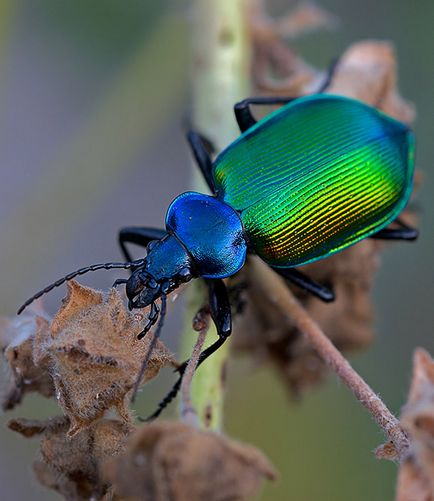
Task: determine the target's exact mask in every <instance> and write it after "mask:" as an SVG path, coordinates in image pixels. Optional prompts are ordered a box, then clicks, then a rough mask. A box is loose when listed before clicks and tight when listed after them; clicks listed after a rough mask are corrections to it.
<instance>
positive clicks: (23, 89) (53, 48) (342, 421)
mask: <svg viewBox="0 0 434 501" xmlns="http://www.w3.org/2000/svg"><path fill="white" fill-rule="evenodd" d="M291 5H292V3H291V2H289V1H283V0H279V1H276V0H275V1H273V2H270V11H271V12H273V13H276V14H277V13H279V12H282V11H284V10H286V9H287V8H288V7H290V6H291ZM321 5H322V6H323V7H324V8H326V9H328V10H329V11H330V12H332V13H334V14H335V15H337V16H338V17H339V19H340V26H339V29H337V30H336V31H334V32H329V33H324V32H323V33H314V34H311V35H309V36H306V37H304V38H302V39H300V40H298V41H297V42H296V45H297V47H298V48H299V49H300V50H301V52H302V54H303V56H304V57H306V58H307V59H308V60H311V61H312V62H313V63H315V64H318V65H320V66H326V65H327V64H328V62H329V61H330V60H331V59H332V58H333V57H334V56H336V55H338V54H339V53H341V52H342V51H343V50H344V49H345V48H346V47H347V45H348V44H349V43H351V42H353V41H355V40H359V39H363V38H377V39H388V40H392V41H393V42H394V43H395V46H396V49H397V53H398V56H399V83H400V88H401V91H402V94H403V95H404V96H405V97H406V98H408V99H409V100H411V101H413V102H414V103H415V105H416V107H417V110H418V119H417V122H416V127H415V129H416V135H417V139H418V150H417V166H418V168H419V169H421V170H423V171H424V184H423V186H422V187H421V189H420V190H419V192H418V195H417V200H418V202H419V203H420V206H421V207H422V213H421V238H420V240H419V241H418V242H417V244H415V245H406V244H401V245H399V244H398V245H395V246H391V247H390V248H389V249H388V250H387V251H386V253H385V255H384V259H383V264H382V267H381V270H380V273H379V276H378V279H377V282H376V287H375V303H376V311H377V315H376V330H377V338H376V341H375V343H374V344H373V346H372V347H371V348H370V349H369V350H368V352H366V353H364V354H361V355H358V356H355V357H353V359H352V362H353V364H354V366H355V367H356V368H357V369H358V370H359V371H360V372H361V373H362V374H363V375H364V376H365V377H366V379H367V381H368V382H369V383H370V384H371V385H372V386H373V387H374V388H375V390H376V391H377V392H378V393H379V394H380V395H381V396H382V397H383V398H384V400H385V401H386V402H387V404H388V405H389V406H390V408H391V409H392V410H393V411H394V412H397V413H399V409H400V406H401V405H402V404H403V403H404V401H405V398H406V393H407V389H408V384H409V380H410V374H411V357H412V352H413V349H414V347H416V346H424V347H425V348H426V349H428V350H429V351H430V352H431V354H434V338H433V335H432V325H433V296H434V273H433V252H432V249H433V245H434V238H433V212H434V211H433V209H434V207H433V205H434V204H433V198H434V189H433V181H432V172H433V167H432V164H433V162H434V144H433V140H432V121H433V118H434V98H433V87H434V37H433V29H432V26H433V22H434V2H432V0H419V1H418V2H413V1H410V0H383V1H382V2H379V1H378V0H377V1H374V0H365V1H364V2H359V1H348V0H323V1H322V2H321ZM192 14H193V13H192V12H191V9H190V4H189V2H187V1H183V2H169V1H161V0H160V1H159V2H151V1H146V0H142V1H139V0H123V1H122V2H120V1H119V0H104V1H101V2H89V1H86V0H75V1H74V2H70V1H68V0H0V128H1V132H0V152H1V153H0V169H1V182H0V189H1V193H0V209H1V214H2V217H1V218H0V235H1V245H0V263H1V275H0V276H1V281H2V287H1V291H0V294H1V301H0V304H1V313H2V314H3V315H13V314H14V312H15V310H16V306H17V305H19V304H20V303H21V302H22V301H23V300H24V299H25V298H27V297H28V296H29V294H31V293H32V292H33V291H35V290H38V289H39V288H40V287H41V286H43V285H45V284H46V283H47V282H50V281H51V280H54V279H56V278H58V277H59V276H63V275H64V274H65V273H66V272H69V271H70V270H73V269H76V268H78V267H80V266H84V265H87V264H89V263H94V262H102V261H109V260H117V259H119V258H120V254H119V251H118V248H117V244H116V232H117V230H118V229H119V228H120V227H122V226H126V225H150V226H152V225H156V226H157V225H161V224H162V221H163V218H164V214H165V210H166V208H167V205H168V204H169V202H170V201H171V200H172V199H173V197H174V196H175V195H177V194H178V193H180V192H182V191H185V190H186V189H187V188H188V187H189V183H190V180H189V165H190V157H189V154H188V150H187V147H186V143H185V141H184V138H183V133H182V130H183V128H182V123H183V118H184V117H185V116H186V115H187V114H188V110H189V50H190V45H189V44H190V40H189V34H190V32H191V26H190V23H191V17H192ZM228 113H232V110H228ZM115 276H116V274H111V273H109V272H107V273H100V274H95V275H94V276H91V275H88V276H87V277H86V279H83V282H84V283H87V284H90V285H93V286H95V287H100V288H107V287H108V286H109V285H110V284H111V283H112V281H113V279H114V277H115ZM62 293H64V290H62V291H57V292H56V293H53V294H51V295H49V296H48V297H47V301H46V304H47V308H48V309H49V310H50V311H54V310H55V308H56V305H58V301H59V298H60V297H62ZM181 310H182V305H177V307H176V308H175V311H174V312H173V313H172V314H171V315H170V318H169V320H168V323H167V328H166V329H165V333H164V336H165V339H166V340H168V343H169V344H170V346H171V347H172V348H173V349H176V340H177V333H178V332H179V328H180V314H181ZM171 381H172V376H171V374H170V373H169V372H167V373H166V374H164V375H163V377H161V378H159V379H158V381H156V382H154V383H153V384H152V385H151V389H146V392H145V393H144V394H142V396H141V398H140V399H139V400H141V402H140V403H139V404H138V407H137V408H138V410H139V412H141V413H145V412H146V411H147V410H151V409H152V408H153V406H154V405H155V402H156V401H157V400H158V398H159V397H160V396H161V395H162V394H163V393H164V391H165V390H166V389H167V388H168V387H169V385H170V383H171ZM229 381H230V387H229V392H228V399H227V413H226V429H227V431H228V433H229V434H230V435H231V436H233V437H236V438H239V439H240V440H243V441H247V442H250V443H252V444H254V445H256V446H258V447H259V448H261V449H262V450H263V451H265V452H266V453H267V454H268V455H269V457H270V458H271V459H272V461H273V462H274V464H275V465H276V467H277V468H278V469H279V471H280V480H279V481H278V482H277V483H275V484H273V485H267V486H266V488H265V490H264V492H263V494H262V497H261V499H264V500H271V501H281V500H282V501H283V500H297V501H311V500H323V501H328V500H330V501H331V500H333V501H340V500H349V499H351V500H353V501H358V500H367V499H369V500H372V501H377V500H378V501H379V500H389V499H392V498H393V493H394V484H395V477H396V466H395V465H393V464H391V463H386V462H379V461H377V460H375V459H374V457H373V455H372V453H371V451H372V449H374V448H375V447H376V446H377V445H378V444H379V443H381V441H382V435H381V433H380V432H379V431H378V429H377V427H376V425H375V424H374V423H373V422H372V420H371V419H370V417H369V415H368V414H367V413H366V411H365V410H364V409H362V408H361V406H360V405H359V404H358V403H357V402H356V401H355V400H354V399H353V398H352V396H351V395H350V394H349V392H348V391H347V389H346V388H345V387H343V386H342V385H341V383H340V382H339V381H338V380H337V379H336V378H335V377H330V378H329V382H328V384H326V385H324V386H323V387H321V388H317V389H316V390H315V391H313V392H312V393H310V394H308V395H307V396H306V397H305V398H304V399H303V401H302V402H301V403H297V404H295V403H290V402H288V399H287V396H286V393H285V390H284V388H283V387H282V386H281V384H280V381H279V380H278V378H277V377H275V375H274V374H273V373H272V372H271V371H270V370H269V369H267V368H262V369H253V370H252V368H251V367H250V365H249V361H247V360H238V361H235V362H233V363H232V365H231V367H230V373H229ZM145 400H146V401H145ZM57 413H58V410H57V407H56V405H55V404H54V402H50V401H47V400H44V399H42V398H37V397H27V398H26V400H25V403H24V404H23V405H22V406H20V407H19V408H18V409H17V410H16V411H14V412H13V413H9V414H8V415H6V416H5V415H4V416H2V417H1V428H0V440H1V446H0V498H1V499H2V500H3V499H4V500H22V499H30V498H31V499H33V500H49V499H58V497H57V496H56V495H55V494H54V493H51V492H48V491H46V490H45V489H43V488H42V487H40V486H39V485H38V484H37V482H36V480H35V479H34V478H33V474H32V471H31V462H32V458H33V456H34V454H35V451H36V448H37V441H28V440H25V439H23V438H21V437H20V436H18V435H15V434H13V433H12V432H8V431H7V430H5V426H4V423H5V422H6V421H7V420H8V419H9V418H10V417H12V416H26V417H43V416H49V415H54V414H57Z"/></svg>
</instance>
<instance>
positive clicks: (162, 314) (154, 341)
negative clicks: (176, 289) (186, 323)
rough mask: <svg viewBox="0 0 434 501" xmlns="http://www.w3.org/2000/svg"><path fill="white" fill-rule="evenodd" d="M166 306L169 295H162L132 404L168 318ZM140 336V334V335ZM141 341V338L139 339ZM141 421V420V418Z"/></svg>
mask: <svg viewBox="0 0 434 501" xmlns="http://www.w3.org/2000/svg"><path fill="white" fill-rule="evenodd" d="M166 305H167V294H162V295H161V307H160V317H159V319H158V324H157V328H156V329H155V332H154V337H153V338H152V341H151V343H150V345H149V347H148V351H147V352H146V355H145V358H144V359H143V362H142V366H141V367H140V371H139V373H138V375H137V378H136V381H135V383H134V386H133V394H132V396H131V402H134V400H135V399H136V395H137V391H138V389H139V386H140V382H141V381H142V379H143V375H144V374H145V370H146V367H147V366H148V362H149V359H150V358H151V355H152V352H153V351H154V348H155V346H156V344H157V340H158V338H159V337H160V334H161V330H162V328H163V325H164V317H165V316H166ZM139 336H140V334H139ZM139 339H140V338H139ZM139 419H140V418H139Z"/></svg>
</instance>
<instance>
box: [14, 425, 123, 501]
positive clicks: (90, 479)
mask: <svg viewBox="0 0 434 501" xmlns="http://www.w3.org/2000/svg"><path fill="white" fill-rule="evenodd" d="M9 428H10V429H12V430H14V431H17V432H18V433H21V434H22V435H24V436H25V437H32V436H37V435H42V439H41V448H40V455H39V458H38V459H36V460H35V461H34V463H33V469H34V471H35V474H36V476H37V478H38V480H39V482H40V483H41V484H42V485H44V486H46V487H48V488H50V489H53V490H55V491H57V492H59V493H60V494H61V495H62V496H63V497H64V498H65V499H68V500H74V501H79V500H80V501H81V500H83V499H101V497H102V496H104V495H105V494H106V493H107V492H109V490H110V485H109V484H108V483H107V482H106V481H104V480H103V479H102V475H101V469H102V468H103V467H104V464H105V462H106V461H107V460H109V459H112V458H113V456H116V455H117V454H119V453H120V452H122V451H123V450H124V445H125V440H126V438H127V436H128V435H129V434H130V433H131V431H132V427H131V426H130V425H128V424H126V423H123V422H120V421H115V420H109V419H102V420H100V421H98V422H96V423H94V424H93V425H92V426H90V427H88V428H87V429H86V430H84V431H83V432H82V433H79V434H78V435H76V436H74V437H73V438H68V437H67V430H68V428H69V420H68V418H67V417H64V416H62V417H56V418H53V419H50V420H47V421H34V420H27V419H14V420H12V421H10V422H9Z"/></svg>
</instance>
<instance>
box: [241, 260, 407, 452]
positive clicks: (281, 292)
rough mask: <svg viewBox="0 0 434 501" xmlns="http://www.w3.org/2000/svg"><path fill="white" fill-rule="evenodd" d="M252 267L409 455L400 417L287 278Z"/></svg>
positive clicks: (264, 286) (265, 288)
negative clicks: (309, 310)
mask: <svg viewBox="0 0 434 501" xmlns="http://www.w3.org/2000/svg"><path fill="white" fill-rule="evenodd" d="M250 265H251V266H253V267H254V273H255V275H256V276H257V278H258V280H257V283H258V284H259V286H260V287H261V288H262V289H263V291H262V292H263V293H264V294H266V295H267V296H268V297H270V298H271V299H272V301H273V303H274V304H275V305H276V307H277V308H279V310H280V311H282V312H284V313H285V315H287V317H288V319H289V320H290V321H291V322H292V323H293V324H294V325H295V326H296V327H297V328H298V329H299V330H300V331H301V332H302V333H303V334H304V335H305V336H306V337H307V338H308V339H309V341H310V342H311V343H312V345H313V347H314V348H315V350H316V351H317V352H318V354H319V355H320V356H321V357H322V358H323V360H324V361H325V362H326V363H327V364H328V365H329V366H330V367H331V368H332V369H333V370H334V371H335V372H336V374H337V375H338V376H339V377H340V379H341V380H342V381H343V382H344V383H345V385H346V386H347V387H348V388H349V389H350V390H351V391H352V392H353V393H354V395H355V397H356V398H357V400H358V401H359V402H360V403H361V404H362V405H363V406H364V407H365V408H366V409H367V410H368V411H369V412H370V413H371V415H372V417H373V418H374V420H375V421H376V423H377V424H378V425H379V426H380V428H381V429H382V430H383V431H384V433H385V434H386V435H387V437H388V438H389V439H390V440H391V441H392V442H393V444H394V446H395V448H396V451H397V453H398V455H399V457H400V458H403V457H404V455H405V454H406V452H407V450H408V446H409V440H408V437H407V435H406V433H405V432H404V430H403V429H402V427H401V425H400V423H399V421H398V419H397V418H396V417H395V416H394V415H393V414H392V413H391V412H390V410H389V409H388V408H387V407H386V405H385V404H384V402H383V401H382V400H381V398H380V397H379V396H378V395H377V394H376V393H375V392H374V391H373V390H372V388H371V387H370V386H369V385H368V384H367V383H366V382H365V381H364V380H363V378H362V377H361V376H360V375H359V374H358V373H357V372H356V371H355V370H354V369H353V368H352V367H351V365H350V364H349V362H348V361H347V359H346V358H345V357H344V356H343V355H342V354H341V353H340V352H339V350H337V349H336V348H335V346H334V345H333V344H332V342H331V341H330V339H329V338H328V337H327V336H326V334H325V333H324V332H323V331H322V330H321V328H320V326H319V325H318V324H317V323H316V322H315V321H314V320H313V319H312V318H311V317H310V316H309V314H308V313H307V311H306V310H305V309H304V308H303V307H302V306H301V304H300V303H299V302H298V301H297V299H296V298H295V297H294V295H293V294H292V292H291V291H290V290H289V288H288V287H287V285H286V284H285V283H284V281H283V280H282V279H281V278H280V277H278V276H277V274H275V273H273V272H272V271H271V270H270V268H269V267H268V266H267V265H266V264H265V263H263V262H262V261H260V260H259V259H252V260H251V263H250Z"/></svg>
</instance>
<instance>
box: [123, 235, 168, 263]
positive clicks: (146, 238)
mask: <svg viewBox="0 0 434 501" xmlns="http://www.w3.org/2000/svg"><path fill="white" fill-rule="evenodd" d="M166 234H167V233H166V232H165V231H164V230H161V229H159V228H147V227H143V226H128V227H126V228H122V229H121V230H120V231H119V237H118V240H119V245H120V247H121V250H122V254H123V255H124V257H125V260H126V261H132V258H131V254H130V253H129V251H128V249H127V246H126V245H125V244H127V243H130V244H136V245H139V246H140V247H146V246H147V245H148V244H149V242H151V241H152V240H160V239H162V238H163V237H164V236H165V235H166Z"/></svg>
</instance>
